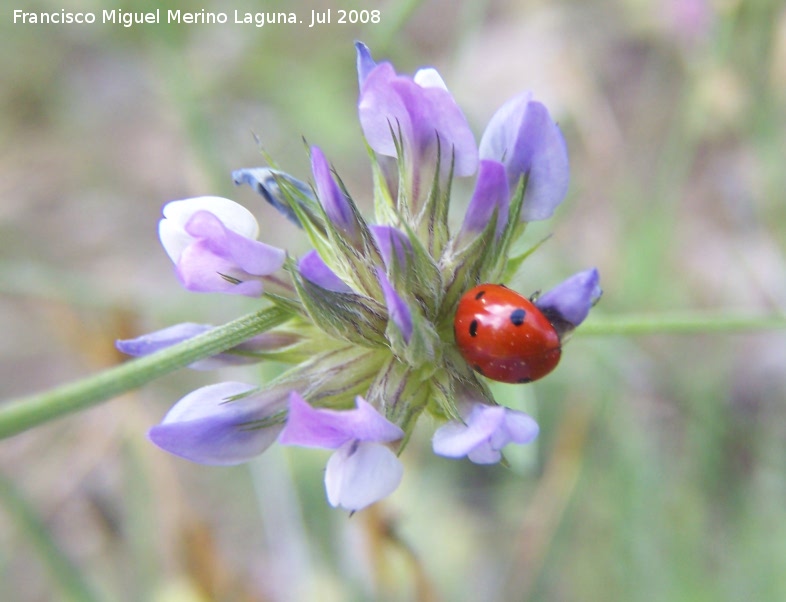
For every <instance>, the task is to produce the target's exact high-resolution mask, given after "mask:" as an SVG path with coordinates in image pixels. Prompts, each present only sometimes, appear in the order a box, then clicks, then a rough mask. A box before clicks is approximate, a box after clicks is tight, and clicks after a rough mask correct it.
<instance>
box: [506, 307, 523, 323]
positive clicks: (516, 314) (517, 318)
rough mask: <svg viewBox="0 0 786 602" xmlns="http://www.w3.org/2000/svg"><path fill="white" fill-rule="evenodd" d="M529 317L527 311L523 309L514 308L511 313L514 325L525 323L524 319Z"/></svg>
mask: <svg viewBox="0 0 786 602" xmlns="http://www.w3.org/2000/svg"><path fill="white" fill-rule="evenodd" d="M526 317H527V312H526V311H524V310H523V309H521V308H519V309H514V310H513V311H512V312H511V313H510V321H511V322H513V326H521V325H522V324H524V319H525V318H526Z"/></svg>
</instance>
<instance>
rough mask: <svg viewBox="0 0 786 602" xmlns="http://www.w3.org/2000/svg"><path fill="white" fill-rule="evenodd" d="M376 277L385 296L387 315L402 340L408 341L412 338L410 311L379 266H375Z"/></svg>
mask: <svg viewBox="0 0 786 602" xmlns="http://www.w3.org/2000/svg"><path fill="white" fill-rule="evenodd" d="M377 278H378V279H379V284H380V286H381V287H382V294H383V295H384V296H385V305H386V306H387V308H388V317H389V318H390V319H391V320H393V323H394V324H395V325H396V327H397V328H398V329H399V330H400V331H401V334H402V336H403V337H404V342H405V343H409V340H410V338H412V313H411V312H410V310H409V306H408V305H407V304H406V303H405V302H404V300H403V299H402V298H401V297H400V296H399V294H398V293H397V292H396V289H394V288H393V285H392V284H391V283H390V280H388V277H387V276H386V275H385V272H384V271H383V270H382V269H381V268H377Z"/></svg>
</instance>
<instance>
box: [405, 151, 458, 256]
mask: <svg viewBox="0 0 786 602" xmlns="http://www.w3.org/2000/svg"><path fill="white" fill-rule="evenodd" d="M455 159H456V158H455V156H454V155H452V154H451V161H450V171H449V172H448V177H447V180H446V182H447V183H446V187H445V190H444V191H443V190H442V188H441V186H440V171H441V169H442V146H441V141H440V139H439V136H438V137H437V164H436V169H435V171H434V178H433V181H432V183H431V189H430V190H429V195H428V198H427V199H426V202H425V203H424V205H423V207H422V208H421V209H420V211H418V214H417V215H416V216H415V220H414V228H415V230H416V231H417V233H418V235H419V237H420V239H421V240H425V241H428V242H427V248H428V251H429V253H430V254H431V256H432V257H439V256H440V255H442V252H443V250H444V249H445V245H446V244H447V242H448V240H449V239H450V230H449V228H448V210H449V209H450V185H451V182H452V181H453V168H454V165H455Z"/></svg>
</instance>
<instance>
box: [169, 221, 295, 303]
mask: <svg viewBox="0 0 786 602" xmlns="http://www.w3.org/2000/svg"><path fill="white" fill-rule="evenodd" d="M185 231H186V233H187V234H188V235H190V236H191V237H192V238H193V239H194V240H195V242H193V243H192V244H190V245H189V246H188V247H186V248H185V250H183V252H182V254H181V255H180V259H179V261H178V262H177V272H178V276H179V277H180V279H181V281H182V283H183V285H184V286H185V287H186V288H187V289H188V290H191V291H197V292H223V293H233V294H242V295H248V296H258V295H260V294H261V293H262V283H261V282H260V281H259V277H261V276H267V275H270V274H273V273H274V272H276V271H277V270H278V269H280V268H281V266H282V265H283V264H284V259H285V257H286V253H285V252H284V250H283V249H279V248H276V247H272V246H270V245H266V244H264V243H261V242H259V241H257V240H252V239H250V238H247V237H245V236H242V235H240V234H237V233H236V232H234V231H232V230H230V229H229V228H227V227H226V226H225V225H224V224H223V222H222V221H221V220H220V219H219V218H218V217H217V216H215V215H214V214H212V213H210V212H208V211H197V212H196V213H194V214H193V215H192V216H191V218H190V219H189V220H188V222H187V223H186V225H185Z"/></svg>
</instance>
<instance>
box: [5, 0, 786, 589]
mask: <svg viewBox="0 0 786 602" xmlns="http://www.w3.org/2000/svg"><path fill="white" fill-rule="evenodd" d="M148 4H149V5H148ZM153 7H154V5H153V3H131V2H113V1H112V0H102V1H100V2H99V1H98V0H73V1H72V2H71V3H70V4H69V6H68V8H69V9H71V10H74V11H77V10H82V11H94V12H98V13H100V11H101V10H103V9H112V8H118V9H123V10H126V11H142V10H152V8H153ZM362 7H365V8H377V9H379V10H381V15H382V19H381V23H379V24H367V25H338V24H332V25H324V26H321V27H315V28H308V27H307V25H306V24H303V25H266V26H265V27H263V28H256V27H254V26H252V25H231V24H230V25H224V26H219V25H204V26H198V25H166V24H159V25H147V26H141V25H136V26H134V27H131V28H124V27H122V26H119V25H114V26H110V25H100V24H95V25H86V26H76V25H64V26H53V25H50V26H45V25H37V26H35V25H19V24H16V25H14V24H13V23H12V13H11V9H10V8H4V9H3V12H2V17H1V19H2V31H0V40H1V41H0V44H2V48H3V52H0V81H2V82H3V85H2V87H0V332H2V336H0V393H2V398H4V399H5V398H9V397H12V396H16V395H22V394H26V393H31V392H34V391H39V390H42V389H45V388H47V387H50V386H54V385H56V384H59V383H62V382H66V381H68V380H72V379H75V378H78V377H80V376H84V375H87V374H92V373H94V372H96V371H98V370H100V369H101V368H103V367H106V366H110V365H113V364H116V363H118V362H120V361H122V359H123V358H121V357H119V355H118V354H117V353H116V352H115V351H114V347H113V341H114V340H115V339H117V338H128V337H131V336H135V335H137V334H140V333H142V332H146V331H149V330H152V329H155V328H160V327H164V326H166V325H169V324H172V323H176V322H181V321H196V322H213V323H220V322H222V321H226V320H229V319H231V318H234V317H237V316H239V315H241V314H242V313H244V312H246V311H249V310H251V309H253V308H254V307H255V304H254V302H253V301H251V300H247V299H233V298H227V297H219V296H212V295H206V296H200V295H195V294H193V293H187V292H185V291H183V290H181V289H180V288H179V286H178V284H177V282H176V280H175V278H174V277H173V272H172V266H171V264H170V262H169V260H168V259H167V257H166V256H165V254H164V253H163V251H162V250H161V249H160V247H159V244H158V240H157V235H156V223H157V220H158V218H159V215H160V207H161V205H162V204H163V203H164V202H166V201H168V200H172V199H175V198H185V197H189V196H197V195H202V194H218V195H223V196H229V197H231V198H234V199H235V200H238V201H239V202H242V203H243V204H245V205H246V206H247V207H249V208H250V209H251V210H252V211H254V212H255V213H256V214H257V216H258V218H259V220H260V223H261V224H262V228H263V238H264V239H265V240H266V241H268V242H271V243H272V244H276V245H279V246H285V247H287V248H288V249H290V250H291V251H292V252H293V253H295V254H297V253H300V252H302V251H303V250H305V249H306V241H305V240H304V237H302V235H301V234H300V233H299V232H298V231H297V230H296V229H295V228H294V227H293V226H292V225H291V224H289V223H288V222H286V220H285V219H284V218H283V217H281V216H279V215H277V214H276V213H275V212H274V211H273V210H272V209H271V208H270V207H268V206H264V204H263V202H262V201H261V200H260V199H259V198H258V197H256V196H254V194H253V193H252V192H251V191H250V190H249V189H248V188H243V189H235V188H234V186H233V185H232V182H231V178H230V172H231V170H232V169H235V168H239V167H249V166H255V165H260V164H262V163H263V161H262V158H261V156H260V153H259V149H258V147H257V143H256V142H255V140H254V137H253V134H254V133H255V134H256V135H258V137H259V139H260V140H261V142H262V144H263V146H264V149H265V150H266V151H267V152H269V153H270V154H271V155H272V156H273V157H274V158H275V160H276V161H277V162H278V165H279V166H280V167H281V168H283V169H285V170H286V171H288V172H290V173H292V174H293V175H295V176H296V177H300V178H302V179H308V177H309V174H308V159H307V155H306V152H305V149H304V146H303V141H302V139H303V138H305V139H306V140H307V141H308V143H310V144H318V145H320V146H321V147H322V149H323V150H324V151H325V153H326V154H327V156H328V157H329V159H330V160H331V161H332V162H333V163H334V164H335V166H336V168H337V170H338V172H339V173H340V174H341V176H342V178H343V179H344V181H345V182H346V183H347V186H348V188H349V190H350V191H352V192H353V194H354V196H355V198H356V199H358V200H359V201H360V202H361V203H362V202H364V200H365V201H366V202H367V200H368V198H369V191H370V187H371V178H370V173H369V168H368V165H367V160H366V157H365V150H364V147H363V142H362V139H361V132H360V128H359V125H358V124H357V121H356V116H355V101H356V96H357V80H356V73H355V67H354V49H353V47H352V42H353V40H355V39H361V40H363V41H365V42H366V43H367V44H368V45H369V46H370V47H371V49H372V51H373V53H374V56H375V58H377V59H385V58H389V59H392V60H393V61H394V63H395V65H396V66H397V68H398V70H399V71H400V72H404V73H412V72H413V71H414V70H415V69H416V68H418V67H419V66H422V65H434V66H436V67H437V68H438V69H439V70H440V72H441V73H442V75H443V77H444V79H445V80H446V82H447V83H448V86H449V87H450V88H451V90H452V92H453V93H454V95H455V96H456V99H457V101H458V102H459V104H460V105H461V106H462V107H463V108H464V110H465V113H466V115H467V117H468V119H469V121H470V123H471V124H472V126H473V128H474V130H475V132H476V134H477V135H478V137H479V136H480V134H481V133H482V131H483V127H484V125H485V123H486V122H487V120H488V118H489V117H490V116H491V115H492V113H493V111H494V110H495V109H496V108H497V107H498V106H499V105H500V104H501V103H502V102H503V101H504V100H506V99H507V98H508V97H510V96H512V95H513V94H515V93H517V92H519V91H521V90H524V89H532V90H533V91H534V92H535V94H536V96H537V97H538V98H539V99H541V100H543V101H544V102H545V103H546V104H547V106H549V107H550V109H551V112H552V115H554V116H555V117H556V118H557V119H558V121H559V122H560V124H561V126H562V128H563V131H564V132H565V135H566V137H567V140H568V146H569V149H570V155H571V162H572V184H571V192H570V194H569V197H568V199H567V200H566V201H565V203H564V204H563V206H562V207H561V208H560V209H559V211H558V212H557V215H556V217H555V218H554V219H553V220H550V221H549V222H547V223H539V224H537V225H536V226H533V228H532V234H531V237H532V238H531V240H532V241H533V242H534V241H536V240H538V239H539V238H540V237H542V236H544V235H546V234H549V233H553V237H552V238H551V240H550V241H549V242H548V244H546V245H544V246H543V247H542V248H541V249H540V250H539V251H538V253H537V254H536V255H535V256H533V258H531V259H530V260H529V261H528V262H527V264H526V270H525V271H524V274H523V276H522V278H521V281H520V282H515V283H513V285H514V286H515V287H516V288H518V289H519V290H521V291H522V292H525V293H529V292H532V291H534V290H536V289H545V288H548V287H550V286H552V285H554V284H556V283H557V282H559V281H560V280H562V279H563V278H564V277H566V276H568V275H569V274H572V273H573V272H575V271H578V270H579V269H583V268H585V267H589V266H592V265H596V266H597V267H598V268H599V269H600V271H601V275H602V281H603V285H604V290H605V296H604V298H603V300H602V303H601V304H600V305H599V306H598V307H597V308H596V310H595V311H596V312H597V314H599V315H600V314H602V315H604V316H609V317H613V316H615V315H619V314H627V313H653V314H657V313H667V312H671V311H679V310H685V309H689V310H702V311H707V312H718V313H728V312H732V313H733V312H738V311H745V312H751V313H761V314H768V313H775V312H782V311H783V309H784V307H785V306H786V262H785V258H786V255H785V253H786V203H784V194H785V191H786V161H785V160H784V154H785V153H784V149H786V110H785V107H786V6H785V5H784V3H783V2H778V1H776V0H749V1H745V0H736V1H735V0H682V1H680V0H606V1H601V0H593V1H575V0H574V1H568V0H564V1H556V2H546V1H537V0H531V1H518V2H516V1H514V0H509V1H507V2H506V1H502V0H499V1H488V2H477V3H466V4H465V5H461V6H459V5H458V4H457V3H453V2H450V1H448V0H424V1H422V2H409V3H401V2H398V3H397V2H394V1H392V0H391V1H389V2H378V3H360V2H352V1H349V0H348V1H347V2H345V3H343V4H341V5H339V4H335V3H334V2H332V1H327V0H314V1H313V2H304V1H301V0H298V1H293V2H267V3H262V2H257V3H251V2H247V1H246V0H236V2H235V3H234V4H233V3H219V2H214V3H212V4H206V5H200V6H198V7H195V5H192V4H189V3H185V2H177V1H176V0H171V1H170V3H169V4H167V5H164V9H177V8H181V9H191V10H199V9H201V8H205V9H207V10H221V11H226V12H229V13H230V14H232V12H233V11H234V10H239V11H241V12H244V11H246V10H248V11H251V12H257V11H275V10H285V11H295V12H297V13H298V14H299V15H300V16H301V18H303V19H304V20H305V21H307V22H308V21H310V13H311V10H312V9H313V10H317V11H324V10H327V9H328V8H331V9H332V10H333V15H334V18H335V15H336V11H337V9H342V8H343V9H351V8H362ZM61 8H63V6H62V5H61V4H60V3H55V2H51V1H48V0H39V1H38V2H36V3H34V5H33V6H31V7H29V8H26V9H25V10H36V11H42V10H47V11H52V10H57V11H59V10H60V9H61ZM467 194H468V191H467V190H466V189H462V188H461V187H459V188H458V189H457V190H456V195H457V198H462V197H461V195H464V197H463V198H464V199H466V195H467ZM367 206H368V205H367ZM784 358H786V337H784V334H783V331H781V332H774V333H766V332H765V333H762V332H759V333H748V334H744V333H737V334H711V333H707V334H702V335H691V336H687V335H649V336H638V337H623V336H605V337H602V336H582V335H581V333H580V332H579V333H577V334H576V336H575V337H574V339H573V340H572V342H571V344H570V345H569V346H568V348H567V349H566V353H565V354H564V359H563V361H562V365H561V366H560V369H559V370H557V371H556V372H555V373H554V374H553V375H552V376H550V377H549V378H547V379H545V380H544V381H542V382H538V383H536V384H534V385H529V386H526V387H521V386H505V385H500V386H498V387H497V388H496V392H497V394H498V400H499V401H500V402H501V403H505V404H506V405H509V406H511V407H516V408H519V409H524V410H526V411H529V412H531V413H533V414H534V415H536V416H537V418H538V420H539V422H540V424H541V436H540V438H539V439H538V440H537V443H536V444H534V445H532V446H530V447H529V448H527V449H523V450H513V451H512V452H511V454H510V467H501V466H495V467H478V466H474V465H472V464H471V463H469V462H467V461H460V462H456V461H450V460H447V459H444V458H439V457H435V456H433V455H432V454H431V451H430V445H429V438H430V436H431V433H432V431H433V428H434V427H435V425H434V424H427V423H428V420H426V421H423V422H424V423H423V424H422V425H421V428H420V429H419V431H417V432H416V435H415V437H414V439H413V441H412V443H411V445H410V446H409V447H408V448H407V450H406V452H405V454H404V455H403V460H404V462H405V464H406V474H405V478H404V482H403V484H402V486H401V488H400V489H399V490H398V491H397V492H396V493H395V494H394V495H393V496H391V497H390V498H389V499H388V500H386V501H385V502H383V503H381V504H379V505H377V506H375V507H373V508H372V509H370V510H367V511H364V512H361V513H358V514H357V515H355V516H353V517H351V518H348V517H347V516H346V514H344V513H342V512H340V511H336V510H332V509H330V508H329V507H328V506H327V504H326V502H325V500H324V491H323V483H322V477H323V468H324V462H325V460H326V459H327V455H328V454H327V453H322V452H318V451H309V450H297V449H286V450H282V449H279V448H275V447H274V448H272V449H271V450H269V451H268V452H266V453H265V454H264V455H263V456H262V457H261V458H259V460H257V461H255V462H253V463H251V464H250V465H249V466H241V467H235V468H209V467H202V466H196V465H192V464H189V463H188V462H185V461H181V460H178V459H175V458H173V457H170V456H169V455H167V454H165V453H164V452H161V451H159V450H158V449H156V448H155V447H154V446H153V445H152V444H150V443H148V442H147V440H146V438H145V433H146V431H147V429H148V428H149V427H150V426H151V425H153V424H155V423H156V422H157V421H159V420H160V418H161V417H162V416H163V414H164V413H165V412H166V410H167V409H168V408H169V406H170V405H171V404H172V403H173V402H174V401H176V400H177V399H179V398H180V397H182V396H183V395H185V394H186V393H187V392H189V391H190V390H192V389H194V388H196V387H197V386H200V385H204V384H209V383H212V382H217V381H220V380H247V381H253V380H254V379H259V378H262V379H266V378H269V377H270V376H271V375H273V374H275V372H276V370H277V369H278V367H277V366H275V365H267V366H263V367H262V368H253V369H249V368H242V369H241V368H235V369H226V370H225V371H224V372H222V373H219V374H216V373H194V372H190V371H183V372H180V373H177V374H174V375H171V376H169V377H166V378H164V379H161V380H160V381H159V382H157V383H155V384H154V385H152V386H148V387H146V388H144V389H143V390H141V391H138V392H136V393H135V394H133V395H128V396H126V397H124V398H121V399H117V400H114V401H112V402H110V403H107V404H105V405H103V406H101V407H98V408H95V409H92V410H89V411H86V412H84V413H82V414H80V415H76V416H72V417H69V418H66V419H62V420H59V421H57V422H55V423H53V424H51V425H47V426H45V427H41V428H38V429H36V430H33V431H30V432H27V433H24V434H22V435H19V436H16V437H14V438H12V439H9V440H6V441H2V442H0V598H2V600H4V601H5V600H8V601H11V602H17V601H19V602H27V601H38V600H42V601H43V600H61V599H62V600H67V599H89V598H86V597H85V596H86V594H85V592H87V591H92V592H94V599H98V600H110V601H114V600H117V601H127V600H128V601H131V600H133V601H136V600H144V601H147V600H152V601H160V602H198V601H207V600H222V601H223V600H230V601H232V600H240V601H246V600H249V601H250V600H272V601H280V600H281V601H289V600H316V599H319V600H321V601H333V600H336V601H343V600H375V599H378V600H446V601H447V600H449V601H485V600H543V601H545V600H549V601H555V600H565V601H573V600H581V601H601V600H603V601H608V600H684V601H691V602H693V601H705V600H706V601H717V600H724V601H726V600H728V601H732V600H734V601H736V600H755V601H781V600H786V403H785V402H786V370H785V368H786V360H784Z"/></svg>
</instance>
